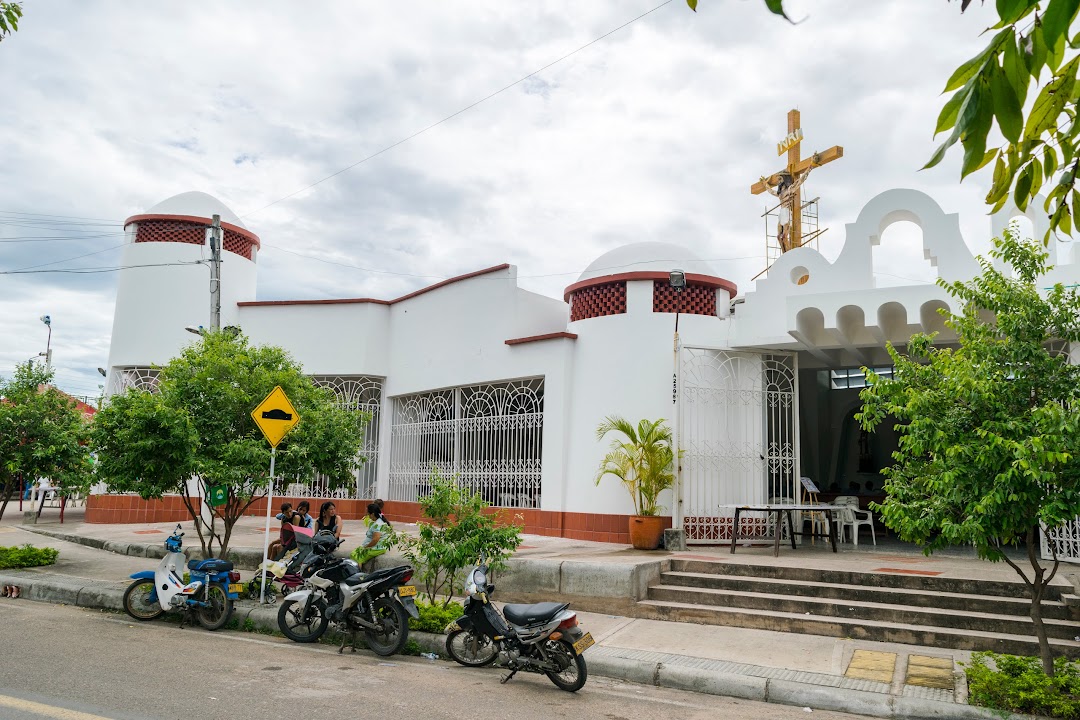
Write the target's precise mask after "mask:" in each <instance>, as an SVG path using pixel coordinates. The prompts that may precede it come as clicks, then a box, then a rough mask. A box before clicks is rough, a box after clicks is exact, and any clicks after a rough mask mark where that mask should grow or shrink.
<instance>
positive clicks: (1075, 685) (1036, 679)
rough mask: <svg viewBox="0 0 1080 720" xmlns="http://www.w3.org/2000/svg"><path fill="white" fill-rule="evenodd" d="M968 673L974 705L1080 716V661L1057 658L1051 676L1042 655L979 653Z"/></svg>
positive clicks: (1042, 713) (1017, 711)
mask: <svg viewBox="0 0 1080 720" xmlns="http://www.w3.org/2000/svg"><path fill="white" fill-rule="evenodd" d="M964 672H965V673H966V674H967V680H968V702H969V703H970V704H971V705H981V706H982V707H988V708H992V709H994V710H1005V711H1008V712H1014V713H1026V714H1029V715H1043V716H1046V717H1052V718H1076V719H1080V661H1072V662H1070V661H1069V660H1068V659H1066V658H1063V657H1059V658H1054V673H1055V675H1054V677H1047V675H1046V673H1044V672H1043V669H1042V662H1041V661H1040V660H1039V658H1035V657H1018V656H1016V655H999V654H997V653H991V652H977V653H973V654H972V656H971V662H970V663H968V664H967V665H966V666H965V668H964Z"/></svg>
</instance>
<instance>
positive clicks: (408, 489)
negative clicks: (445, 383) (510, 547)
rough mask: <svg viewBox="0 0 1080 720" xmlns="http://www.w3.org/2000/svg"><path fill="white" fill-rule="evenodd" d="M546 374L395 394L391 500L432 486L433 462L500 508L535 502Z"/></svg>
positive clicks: (420, 494)
mask: <svg viewBox="0 0 1080 720" xmlns="http://www.w3.org/2000/svg"><path fill="white" fill-rule="evenodd" d="M543 431H544V379H543V378H533V379H529V380H515V381H513V382H505V383H492V384H489V385H471V386H467V387H459V388H454V389H451V390H438V391H435V392H428V393H419V394H416V395H405V396H402V397H399V398H395V399H394V421H393V425H392V426H391V430H390V438H391V440H390V443H391V451H390V496H389V499H390V500H404V501H409V502H415V501H416V500H418V499H419V498H421V497H423V496H425V495H427V494H428V493H430V492H431V486H430V482H429V479H430V475H431V471H432V468H435V469H437V470H438V471H439V473H440V474H442V475H444V476H449V475H453V474H457V475H458V476H459V477H460V479H461V482H462V484H463V485H465V486H467V487H469V488H470V489H472V490H474V491H476V492H478V493H480V494H481V496H482V497H483V498H484V500H486V501H487V502H489V503H491V504H492V505H496V506H500V507H540V469H541V456H542V451H543V443H542V439H543Z"/></svg>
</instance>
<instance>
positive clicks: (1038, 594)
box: [1026, 527, 1057, 677]
mask: <svg viewBox="0 0 1080 720" xmlns="http://www.w3.org/2000/svg"><path fill="white" fill-rule="evenodd" d="M1035 532H1036V530H1035V528H1034V527H1031V528H1028V531H1027V538H1026V539H1027V551H1028V562H1030V563H1031V567H1032V571H1033V572H1032V582H1031V584H1030V585H1029V586H1028V589H1029V590H1030V592H1031V622H1032V623H1033V624H1034V625H1035V637H1037V638H1038V639H1039V657H1040V658H1041V659H1042V666H1043V672H1045V673H1046V676H1047V677H1054V656H1053V654H1052V653H1051V651H1050V640H1049V639H1048V638H1047V637H1046V626H1045V625H1044V624H1043V619H1042V599H1043V594H1044V593H1045V592H1046V584H1047V583H1048V582H1049V581H1050V578H1044V577H1043V576H1044V573H1045V572H1046V568H1044V567H1043V566H1042V564H1041V563H1040V562H1039V559H1038V557H1037V555H1036V553H1035ZM1054 571H1055V572H1056V571H1057V567H1056V565H1055V567H1054ZM1053 575H1054V573H1050V577H1053Z"/></svg>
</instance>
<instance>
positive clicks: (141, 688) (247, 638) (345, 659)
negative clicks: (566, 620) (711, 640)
mask: <svg viewBox="0 0 1080 720" xmlns="http://www.w3.org/2000/svg"><path fill="white" fill-rule="evenodd" d="M0 637H2V638H4V641H3V644H2V648H3V654H4V659H3V661H2V662H0V717H2V718H10V719H11V720H42V719H50V720H180V719H181V718H182V719H183V720H191V718H200V717H201V718H226V717H227V718H230V719H231V720H265V719H266V718H268V717H281V716H283V713H284V716H286V717H291V716H303V717H351V716H355V717H364V716H368V715H377V716H379V717H397V718H410V719H416V720H420V719H426V718H447V719H450V718H453V720H460V718H462V717H469V716H472V715H475V714H479V715H482V716H487V717H494V718H513V719H514V720H541V718H543V719H545V720H546V719H547V718H603V720H626V718H635V717H642V716H650V717H678V718H680V720H692V719H694V718H702V719H704V718H709V719H710V720H716V719H724V718H731V719H732V720H734V719H735V718H738V720H745V718H747V717H761V718H770V719H772V718H776V719H778V720H784V719H792V720H793V719H794V718H805V717H807V716H808V713H806V712H805V711H804V710H803V709H802V708H795V707H784V706H777V705H764V704H760V703H753V702H748V701H742V700H732V699H728V698H720V697H713V696H709V695H699V694H696V693H685V692H679V691H674V690H666V689H661V688H654V687H646V686H641V685H633V684H629V683H622V682H617V681H613V680H609V679H606V678H599V677H593V678H590V679H589V682H588V684H587V685H586V686H585V688H584V689H583V690H582V691H581V692H579V693H577V694H574V695H571V694H569V693H564V692H562V691H560V690H558V689H557V688H556V687H555V686H554V685H552V684H551V683H550V682H549V681H548V680H547V678H544V677H542V676H539V675H530V676H518V677H516V678H515V679H514V680H512V681H511V682H510V683H509V684H508V685H500V684H499V677H500V675H499V673H498V671H494V670H471V669H468V668H461V667H458V666H456V665H453V664H452V663H447V662H442V661H438V662H430V661H428V660H426V659H424V658H406V657H394V658H390V659H389V660H383V659H381V658H377V657H376V656H375V655H372V654H370V653H364V652H359V653H356V654H349V653H346V654H345V655H338V654H337V652H336V651H335V650H334V649H333V648H330V647H326V646H315V647H311V646H301V645H297V644H294V643H290V642H288V641H286V640H281V639H278V638H274V637H266V636H260V635H252V634H247V633H240V632H217V633H208V632H206V631H204V630H202V629H200V628H184V629H179V628H177V627H176V626H175V625H172V624H168V623H165V622H161V621H158V622H151V623H135V622H133V621H131V620H129V619H128V618H127V617H126V616H123V615H115V614H111V613H105V612H101V611H95V610H86V609H82V608H73V607H66V606H56V605H48V604H43V603H31V602H26V601H22V600H6V599H0ZM200 708H201V709H202V710H200ZM813 717H815V718H829V719H832V720H837V719H839V718H854V717H856V716H854V715H845V714H843V713H829V712H818V711H815V712H814V714H813Z"/></svg>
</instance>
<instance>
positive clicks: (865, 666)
mask: <svg viewBox="0 0 1080 720" xmlns="http://www.w3.org/2000/svg"><path fill="white" fill-rule="evenodd" d="M895 669H896V653H891V652H878V651H876V650H856V651H855V652H854V653H853V654H852V656H851V662H850V663H848V669H847V672H846V673H844V676H845V677H849V678H859V679H860V680H875V681H877V682H882V683H892V679H893V671H894V670H895Z"/></svg>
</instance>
